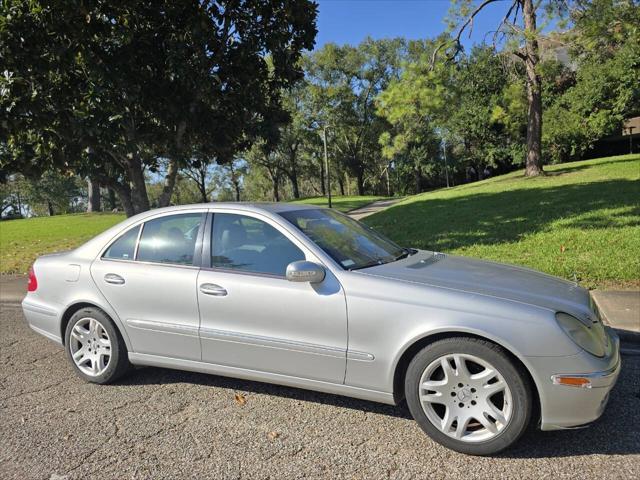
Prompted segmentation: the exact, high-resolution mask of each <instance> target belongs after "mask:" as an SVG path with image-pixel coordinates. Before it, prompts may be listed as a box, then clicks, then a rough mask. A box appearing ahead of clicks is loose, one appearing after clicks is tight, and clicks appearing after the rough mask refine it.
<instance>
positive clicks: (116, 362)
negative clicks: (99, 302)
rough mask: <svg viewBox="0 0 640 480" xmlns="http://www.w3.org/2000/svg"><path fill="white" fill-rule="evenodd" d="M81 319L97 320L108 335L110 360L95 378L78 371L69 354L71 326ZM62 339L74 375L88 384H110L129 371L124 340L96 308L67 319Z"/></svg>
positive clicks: (106, 316)
mask: <svg viewBox="0 0 640 480" xmlns="http://www.w3.org/2000/svg"><path fill="white" fill-rule="evenodd" d="M81 318H95V319H96V320H98V321H99V322H100V324H101V325H102V326H103V327H104V329H105V330H106V331H107V334H108V335H109V339H110V341H111V358H110V360H109V365H108V367H107V369H106V370H105V371H104V372H103V373H101V374H100V375H98V376H95V377H92V376H90V375H87V374H86V373H84V372H83V371H82V370H80V369H79V368H78V366H77V365H76V362H75V361H74V360H73V357H72V354H71V330H72V329H73V326H74V325H75V324H76V322H77V321H78V320H80V319H81ZM64 338H65V351H66V353H67V358H68V359H69V361H70V362H71V365H72V366H73V368H74V370H75V371H76V373H77V374H78V375H79V376H80V377H81V378H83V379H84V380H86V381H88V382H91V383H99V384H106V383H111V382H114V381H116V380H117V379H119V378H120V377H122V375H124V374H125V373H126V372H127V371H128V370H129V367H130V364H129V357H128V352H127V347H126V345H125V343H124V340H123V339H122V336H121V335H120V332H118V329H117V328H116V326H115V325H114V323H113V321H112V320H111V318H109V316H108V315H107V314H106V313H104V312H103V311H102V310H100V309H98V308H92V307H87V308H82V309H80V310H78V311H77V312H76V313H74V314H73V316H72V317H71V318H70V319H69V323H68V324H67V328H66V330H65V336H64Z"/></svg>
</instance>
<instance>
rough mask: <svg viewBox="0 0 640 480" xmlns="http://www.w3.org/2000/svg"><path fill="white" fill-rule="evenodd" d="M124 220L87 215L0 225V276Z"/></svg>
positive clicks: (21, 270) (119, 216)
mask: <svg viewBox="0 0 640 480" xmlns="http://www.w3.org/2000/svg"><path fill="white" fill-rule="evenodd" d="M124 218H125V216H124V214H112V213H87V214H76V215H56V216H54V217H37V218H26V219H24V220H9V221H4V222H0V273H24V272H26V271H27V269H28V268H29V266H30V265H31V264H32V263H33V261H34V260H35V259H36V257H38V256H39V255H43V254H45V253H51V252H58V251H61V250H70V249H72V248H75V247H77V246H78V245H82V244H83V243H84V242H86V241H87V240H89V239H90V238H92V237H95V236H96V235H97V234H99V233H101V232H103V231H105V230H106V229H107V228H109V227H111V226H113V225H115V224H116V223H118V222H121V221H122V220H124Z"/></svg>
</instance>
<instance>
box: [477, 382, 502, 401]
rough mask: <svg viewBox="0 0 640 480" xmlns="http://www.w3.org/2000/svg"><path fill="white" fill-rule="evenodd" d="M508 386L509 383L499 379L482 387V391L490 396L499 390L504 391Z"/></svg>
mask: <svg viewBox="0 0 640 480" xmlns="http://www.w3.org/2000/svg"><path fill="white" fill-rule="evenodd" d="M506 386H507V384H506V383H504V381H502V380H498V381H497V382H494V383H489V384H487V385H485V386H484V387H482V392H483V393H484V394H485V395H486V396H487V397H490V396H491V395H495V394H496V393H498V392H502V391H503V390H504V389H505V388H506Z"/></svg>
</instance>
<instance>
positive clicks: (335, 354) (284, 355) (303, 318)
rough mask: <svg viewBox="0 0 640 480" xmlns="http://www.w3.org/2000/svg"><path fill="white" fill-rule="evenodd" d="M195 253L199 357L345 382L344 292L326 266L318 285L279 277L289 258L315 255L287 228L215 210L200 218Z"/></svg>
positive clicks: (259, 218)
mask: <svg viewBox="0 0 640 480" xmlns="http://www.w3.org/2000/svg"><path fill="white" fill-rule="evenodd" d="M283 222H284V220H283ZM202 255H203V259H202V260H203V265H204V267H203V268H202V270H201V271H200V274H199V276H198V301H199V304H200V315H201V324H200V338H201V343H202V360H203V361H206V362H210V363H213V364H218V365H225V366H232V367H238V368H243V369H248V370H254V371H261V372H269V373H276V374H282V375H288V376H294V377H300V378H307V379H313V380H322V381H327V382H332V383H343V382H344V375H345V367H346V350H347V312H346V302H345V295H344V291H343V289H342V287H341V285H340V283H339V282H338V280H337V279H336V277H335V276H333V274H332V273H331V271H329V270H327V275H326V278H325V280H324V281H323V282H322V283H320V284H310V283H297V282H290V281H288V280H286V278H285V270H286V267H287V265H288V264H289V263H290V262H293V261H296V260H304V259H306V260H311V261H316V262H317V261H318V259H317V258H315V257H314V255H313V253H312V252H310V251H309V250H308V249H307V248H306V247H305V246H304V244H303V243H302V242H300V241H299V240H298V239H297V238H296V237H295V236H294V235H292V234H291V232H289V231H288V230H287V229H286V228H284V227H283V226H282V225H280V224H278V223H276V222H274V221H273V220H272V219H270V218H267V217H263V216H261V215H259V214H254V213H248V212H247V213H245V212H243V213H238V212H234V211H216V212H215V213H214V214H213V215H210V217H209V219H208V220H207V227H206V228H205V237H204V248H203V254H202Z"/></svg>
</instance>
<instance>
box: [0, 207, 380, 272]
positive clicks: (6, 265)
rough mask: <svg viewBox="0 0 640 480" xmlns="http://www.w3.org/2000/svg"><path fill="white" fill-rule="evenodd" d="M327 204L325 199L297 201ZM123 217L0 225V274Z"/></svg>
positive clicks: (74, 217)
mask: <svg viewBox="0 0 640 480" xmlns="http://www.w3.org/2000/svg"><path fill="white" fill-rule="evenodd" d="M380 198H382V197H374V196H363V197H348V196H344V197H340V196H338V197H335V198H334V199H333V207H334V208H336V209H338V210H340V211H343V212H346V211H349V210H353V209H354V208H358V207H361V206H363V205H366V204H368V203H371V202H374V201H375V200H379V199H380ZM297 203H304V204H310V205H321V206H325V205H326V204H327V199H326V198H325V197H313V198H305V199H303V200H298V201H297ZM124 218H125V216H124V215H123V214H111V213H98V214H76V215H56V216H54V217H38V218H27V219H24V220H11V221H6V222H0V273H24V272H26V271H27V269H28V268H29V266H30V265H31V264H32V263H33V261H34V260H35V259H36V257H38V256H39V255H43V254H45V253H51V252H57V251H61V250H70V249H72V248H75V247H77V246H78V245H81V244H83V243H84V242H86V241H87V240H89V239H90V238H92V237H94V236H96V235H97V234H98V233H100V232H103V231H104V230H106V229H107V228H109V227H111V226H112V225H115V224H116V223H118V222H121V221H122V220H124Z"/></svg>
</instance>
